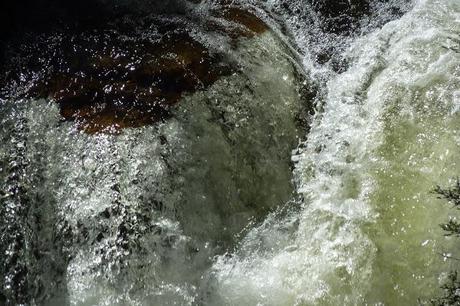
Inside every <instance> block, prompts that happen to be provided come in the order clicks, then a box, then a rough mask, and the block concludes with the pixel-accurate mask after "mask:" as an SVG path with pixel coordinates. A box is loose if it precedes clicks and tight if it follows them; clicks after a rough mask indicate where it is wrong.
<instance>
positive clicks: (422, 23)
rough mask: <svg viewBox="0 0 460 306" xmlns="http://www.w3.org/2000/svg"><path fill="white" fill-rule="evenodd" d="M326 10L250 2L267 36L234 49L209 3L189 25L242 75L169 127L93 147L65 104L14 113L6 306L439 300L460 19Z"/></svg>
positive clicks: (451, 7) (457, 164)
mask: <svg viewBox="0 0 460 306" xmlns="http://www.w3.org/2000/svg"><path fill="white" fill-rule="evenodd" d="M128 2H129V1H128ZM358 2H359V1H357V2H356V3H358ZM315 3H317V2H316V1H306V0H293V1H289V2H286V1H282V0H267V1H242V2H241V3H239V2H238V5H239V7H243V8H245V9H249V10H250V11H251V12H254V14H255V15H256V16H258V18H260V19H261V20H263V22H264V23H265V24H266V25H267V27H268V30H263V31H262V30H260V31H258V30H254V31H255V32H260V33H259V34H258V35H254V36H252V35H251V36H249V35H248V36H247V37H243V38H238V39H237V40H231V39H230V40H228V39H225V38H223V36H219V35H220V34H216V33H214V32H212V31H211V32H210V31H208V30H206V31H204V33H202V32H200V29H199V27H200V26H202V25H203V24H202V23H201V22H200V20H202V19H203V18H204V19H206V18H208V19H209V18H211V17H210V16H208V13H209V12H212V5H213V4H212V1H203V2H202V3H200V4H197V5H196V7H195V6H193V7H192V8H190V10H191V12H192V13H190V14H192V15H193V17H191V18H190V20H193V22H190V24H188V23H187V24H186V28H187V31H188V32H190V33H191V34H190V35H191V37H192V38H193V39H196V41H198V42H200V43H202V44H203V45H204V46H206V48H208V49H209V50H211V51H209V53H210V54H218V55H219V56H218V57H220V56H223V57H224V58H225V63H230V64H228V65H229V66H232V65H235V67H238V68H237V69H235V70H232V71H231V72H222V73H221V76H220V77H219V78H218V79H217V78H216V79H215V80H214V79H213V81H212V82H209V84H206V86H204V87H203V88H201V87H200V90H197V91H193V92H192V91H190V90H187V91H185V94H183V95H182V96H181V97H180V99H181V100H180V102H178V104H177V106H175V107H173V108H171V109H169V108H168V109H167V110H168V111H171V115H170V116H169V117H168V118H167V119H164V120H161V121H159V122H155V124H147V125H145V126H141V127H138V126H132V125H128V126H127V127H126V128H123V129H122V130H121V131H118V130H117V131H116V132H113V131H111V132H108V133H107V131H105V130H104V131H103V132H101V131H100V130H99V128H97V129H98V130H97V131H96V132H95V133H94V131H93V130H91V131H90V132H88V130H86V131H85V129H86V127H83V128H81V126H80V127H79V126H78V120H74V119H72V120H63V119H62V118H63V116H64V117H65V114H66V113H65V112H64V111H63V108H62V106H61V108H60V106H59V105H58V103H56V102H55V100H56V99H58V98H56V96H55V97H54V99H53V98H49V97H35V98H30V97H27V98H24V97H22V96H21V97H20V98H18V96H15V95H12V94H11V95H5V97H4V98H2V99H1V100H0V102H1V105H0V106H1V113H0V121H1V130H0V134H1V138H2V144H1V145H0V160H1V164H0V167H1V172H0V176H1V188H2V189H1V190H2V194H1V196H2V200H1V205H2V207H1V208H0V218H1V225H0V229H1V230H2V234H1V236H0V238H1V240H0V243H1V247H0V250H1V251H2V252H3V254H4V256H3V255H2V256H3V258H2V259H0V263H1V264H2V270H0V272H1V273H2V275H0V276H1V277H2V280H1V281H0V284H1V286H2V292H3V293H2V294H1V295H0V304H1V303H5V305H107V306H108V305H139V306H141V305H142V306H143V305H267V306H268V305H417V304H418V303H419V302H420V301H423V300H427V299H430V298H432V297H435V296H436V295H438V294H439V293H440V289H439V288H440V286H441V284H442V282H443V280H444V279H445V278H446V274H447V272H448V271H449V270H451V269H455V268H457V267H458V262H457V261H455V260H448V259H447V257H449V256H450V255H449V254H453V255H452V256H454V257H455V254H458V253H459V251H460V248H459V247H458V246H459V244H458V241H456V239H455V237H445V236H444V234H443V231H442V229H441V228H440V227H439V224H441V223H443V222H445V221H446V220H448V218H449V217H451V218H455V217H457V216H458V213H457V212H456V211H455V210H453V209H451V208H450V207H449V206H448V205H445V204H443V202H442V201H440V200H438V199H436V196H435V195H433V194H431V193H430V191H431V190H432V189H433V187H434V186H436V185H442V186H446V185H449V184H452V182H453V181H454V180H455V178H456V177H457V176H458V175H460V1H458V0H416V1H413V2H411V1H398V0H389V1H383V0H382V1H371V2H369V4H368V5H367V6H366V9H365V10H366V11H365V13H360V12H359V9H358V8H356V11H353V10H351V11H348V12H346V14H345V13H344V15H347V14H348V15H347V16H346V18H345V17H344V15H340V14H339V15H334V13H331V12H326V11H321V9H319V10H318V6H315ZM350 3H354V2H353V1H351V2H350ZM127 5H132V6H135V5H139V4H137V3H136V1H134V2H133V3H130V2H129V3H128V4H127ZM235 5H236V4H235ZM210 7H211V8H210ZM143 9H147V8H143ZM162 18H163V17H162ZM177 18H179V17H177ZM213 18H214V17H213ZM196 20H198V21H196ZM216 20H217V21H216V22H219V19H218V18H217V17H216ZM239 20H241V19H239ZM244 20H246V19H244ZM155 22H157V21H155ZM181 22H182V21H181ZM187 22H189V21H187ZM245 22H246V21H244V22H243V24H245V25H247V23H245ZM344 24H346V26H344ZM223 25H224V26H225V25H226V24H225V22H224V23H223ZM143 26H144V25H143ZM181 26H182V25H181ZM257 29H259V28H257ZM141 30H142V34H141V36H142V37H144V36H145V37H150V36H155V35H156V34H157V32H155V31H156V30H152V27H150V28H148V30H147V29H146V28H145V27H144V28H141ZM130 33H131V32H130ZM136 33H137V32H136ZM129 35H134V34H129ZM136 35H138V34H136ZM243 36H244V35H243ZM53 37H54V36H53ZM136 37H137V36H136ZM230 37H231V35H230ZM232 39H233V38H232ZM56 40H59V39H56ZM51 41H54V40H53V39H51ZM227 50H231V51H227ZM168 54H169V53H168ZM222 54H223V55H222ZM179 55H180V54H179ZM184 58H186V60H187V59H188V57H187V56H184ZM216 58H217V57H216ZM190 61H192V60H190ZM211 63H212V64H214V65H218V64H217V63H214V62H211ZM43 65H46V63H44V64H43ZM171 65H172V64H171ZM232 67H233V66H232ZM187 69H188V68H187ZM190 69H191V70H190V71H192V70H193V69H195V68H190ZM232 69H233V68H232ZM187 71H189V70H187ZM193 73H196V71H195V70H193ZM31 75H34V76H33V77H32V79H33V80H36V78H38V77H35V74H33V73H32V74H31ZM37 75H39V74H37ZM24 78H27V76H24ZM198 78H199V77H198ZM136 80H137V79H136ZM174 80H177V78H174ZM177 82H179V81H177ZM201 82H203V83H205V82H204V81H201ZM24 84H25V85H23V84H21V83H20V82H16V83H14V82H13V85H11V84H9V85H8V86H7V87H5V90H7V91H18V92H19V91H21V90H24V89H23V88H25V87H27V86H28V85H27V84H30V83H27V82H24ZM88 86H89V85H88ZM18 88H19V89H18ZM104 88H107V87H104ZM122 90H123V88H122ZM63 103H64V102H63ZM65 103H67V102H65ZM120 103H122V102H120ZM61 105H62V104H61ZM101 105H102V104H101ZM132 107H134V108H135V107H137V106H136V105H134V106H132ZM82 113H83V111H80V113H78V114H80V115H81V114H82ZM104 116H105V115H104ZM72 118H74V117H72ZM75 118H76V117H75ZM85 118H90V119H87V120H93V119H91V118H93V117H85ZM98 118H99V117H98ZM103 118H106V117H103ZM85 120H86V119H85ZM149 120H150V119H149ZM85 122H86V121H85ZM98 122H99V121H98ZM101 122H103V121H102V120H101ZM104 122H105V121H104ZM122 124H126V121H123V122H122ZM105 127H106V125H105V123H104V128H105ZM443 254H444V256H443Z"/></svg>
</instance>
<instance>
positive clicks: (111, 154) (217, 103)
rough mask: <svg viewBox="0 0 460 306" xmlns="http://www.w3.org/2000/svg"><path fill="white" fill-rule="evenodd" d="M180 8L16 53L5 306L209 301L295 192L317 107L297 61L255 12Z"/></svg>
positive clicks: (7, 145) (3, 217) (7, 150)
mask: <svg viewBox="0 0 460 306" xmlns="http://www.w3.org/2000/svg"><path fill="white" fill-rule="evenodd" d="M187 5H188V4H185V6H186V10H185V13H183V12H181V14H167V15H158V14H154V15H149V16H143V17H142V18H132V17H127V16H124V17H123V18H118V19H115V20H112V21H111V22H110V23H109V24H103V25H98V26H96V27H94V26H93V25H92V24H91V26H89V25H88V24H85V25H81V26H77V27H69V28H57V29H54V30H53V31H51V32H47V33H43V34H42V35H41V36H39V37H38V39H36V40H32V41H30V40H27V41H26V42H24V43H22V45H21V50H20V51H17V50H15V51H17V53H16V55H15V57H14V58H12V59H11V60H10V64H9V65H7V66H6V67H7V70H8V71H7V72H6V73H5V76H6V77H5V78H4V81H3V82H4V86H2V88H3V91H2V93H1V97H2V104H1V107H2V112H1V113H0V120H1V122H2V127H1V130H0V136H1V139H2V145H1V146H0V161H1V172H0V177H1V190H3V193H4V197H3V198H4V199H6V200H5V203H6V204H7V205H2V206H1V207H0V232H1V233H2V234H1V235H2V236H1V241H0V252H1V253H2V254H8V255H7V256H6V257H2V258H0V267H1V268H0V273H1V280H0V286H1V287H2V292H3V296H0V299H3V300H4V301H6V303H7V304H18V303H23V304H24V303H37V304H46V305H66V304H72V305H86V304H105V305H126V304H138V305H166V304H173V303H177V304H181V305H184V304H185V305H186V304H193V303H197V302H199V301H204V300H205V299H206V292H207V290H211V289H212V286H209V284H208V283H207V282H206V278H207V276H206V271H207V269H208V267H209V266H210V264H211V261H212V257H213V256H215V255H216V254H222V253H225V252H226V251H228V250H230V249H231V248H232V247H234V246H235V244H236V243H237V242H238V235H237V234H238V233H240V232H241V231H242V230H243V229H244V228H245V227H246V226H247V225H248V224H249V223H250V222H255V223H257V222H260V221H261V220H262V219H263V217H264V216H265V215H266V214H267V213H268V212H269V211H272V210H274V209H276V208H277V207H278V206H279V205H281V204H284V203H286V202H287V201H289V200H290V199H291V198H292V196H293V186H292V184H291V164H290V156H291V150H292V149H294V148H295V147H296V146H297V144H298V142H299V139H300V138H301V137H302V136H303V135H304V134H305V129H306V126H305V122H306V119H307V117H308V113H309V112H310V111H311V110H312V105H311V102H310V101H305V100H304V99H303V97H305V93H306V92H305V86H306V84H307V83H308V82H307V79H306V77H305V75H304V74H303V72H302V71H301V69H300V68H299V66H298V65H297V64H296V61H295V55H294V54H292V53H291V51H289V50H290V48H288V46H286V45H285V43H284V42H283V41H282V40H281V39H279V37H278V36H277V35H276V34H275V32H274V31H272V30H271V29H270V27H269V22H268V21H267V22H266V21H263V20H262V18H261V17H259V15H258V13H257V12H258V11H257V10H256V8H251V7H244V6H240V5H236V4H228V3H220V4H219V3H217V4H216V3H213V4H209V3H207V2H204V3H201V4H191V6H190V7H188V6H187ZM187 7H188V8H187Z"/></svg>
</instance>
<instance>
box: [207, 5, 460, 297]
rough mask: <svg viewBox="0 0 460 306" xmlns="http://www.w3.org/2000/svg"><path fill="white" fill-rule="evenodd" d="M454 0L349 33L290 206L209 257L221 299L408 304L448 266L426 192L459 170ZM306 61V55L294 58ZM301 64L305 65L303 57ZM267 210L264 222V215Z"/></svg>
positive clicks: (457, 12)
mask: <svg viewBox="0 0 460 306" xmlns="http://www.w3.org/2000/svg"><path fill="white" fill-rule="evenodd" d="M459 17H460V3H459V2H458V1H433V0H431V1H419V2H417V3H416V5H415V8H414V9H413V10H412V11H410V12H409V13H407V14H406V15H405V16H403V17H402V18H401V19H400V20H396V21H393V22H390V23H388V24H387V25H385V26H384V27H383V28H382V29H381V30H377V31H375V32H374V33H371V34H368V35H366V36H363V37H361V38H359V39H357V40H356V41H355V42H354V43H352V45H351V48H350V49H349V50H348V51H347V55H348V57H349V58H350V59H351V62H352V64H351V67H350V68H349V69H348V70H347V71H346V72H345V73H343V74H340V75H337V76H335V77H332V78H331V79H330V81H329V82H328V83H327V84H328V85H327V86H328V90H327V92H328V93H327V98H326V99H325V100H326V101H325V106H324V112H323V113H322V114H319V115H318V116H317V117H316V119H315V121H314V125H313V128H312V131H311V132H310V134H309V135H308V141H307V142H306V144H305V148H304V149H302V150H301V152H300V154H295V155H293V160H294V161H296V162H297V166H296V170H295V178H296V181H297V185H298V191H299V192H300V193H301V194H302V198H303V201H302V204H301V208H300V212H297V211H295V212H293V213H292V214H288V216H287V217H281V218H278V220H276V219H277V216H276V214H273V215H271V216H270V217H269V218H268V219H267V221H266V222H265V224H264V225H262V226H260V227H258V228H255V229H253V230H251V232H250V233H249V234H248V235H247V237H246V238H245V239H244V241H243V242H242V244H241V246H240V247H239V249H238V251H237V252H236V253H235V254H232V256H231V257H228V256H223V257H220V258H218V260H217V262H216V263H215V265H214V271H213V276H214V277H215V279H216V281H217V284H218V285H217V286H216V287H217V291H218V300H219V302H221V303H222V304H228V305H256V304H258V305H311V304H315V305H316V304H319V305H356V304H364V303H384V304H388V305H398V304H399V305H402V304H404V305H410V304H413V305H415V304H417V299H418V298H424V297H430V295H431V296H432V295H434V293H435V292H436V287H437V280H436V277H437V276H438V275H440V274H441V272H442V271H447V270H448V269H449V266H448V265H447V264H443V262H442V260H441V257H440V255H439V254H438V253H440V252H442V250H443V247H445V248H448V246H447V245H448V244H449V243H448V241H447V242H446V241H444V239H443V238H442V233H441V231H440V230H439V229H438V227H437V224H439V223H441V222H443V221H444V220H446V219H447V214H448V213H452V214H455V212H453V211H446V210H445V209H443V208H442V206H440V204H439V203H437V202H436V201H435V200H434V197H433V196H432V195H429V194H428V192H429V190H430V189H431V188H432V187H433V186H434V185H435V184H438V183H441V184H447V183H448V181H449V178H451V177H454V176H456V175H458V173H459V172H460V165H459V161H460V138H459V136H460V134H459V133H460V113H459V108H458V107H459V106H458V105H459V104H458V103H459V100H458V90H459V88H460V78H459V77H460V51H459V49H458V48H459V47H460V45H459V41H458V38H459V34H460V19H459ZM306 60H308V59H306ZM312 66H313V65H310V67H312ZM275 220H276V221H275Z"/></svg>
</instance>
